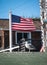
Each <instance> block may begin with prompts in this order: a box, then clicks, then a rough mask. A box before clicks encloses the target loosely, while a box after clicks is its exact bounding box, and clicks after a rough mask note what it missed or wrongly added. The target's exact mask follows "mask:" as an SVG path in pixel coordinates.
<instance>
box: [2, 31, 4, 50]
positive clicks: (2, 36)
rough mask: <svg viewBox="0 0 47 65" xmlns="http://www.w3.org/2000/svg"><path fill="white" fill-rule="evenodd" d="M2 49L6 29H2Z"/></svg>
mask: <svg viewBox="0 0 47 65" xmlns="http://www.w3.org/2000/svg"><path fill="white" fill-rule="evenodd" d="M2 49H4V31H3V30H2Z"/></svg>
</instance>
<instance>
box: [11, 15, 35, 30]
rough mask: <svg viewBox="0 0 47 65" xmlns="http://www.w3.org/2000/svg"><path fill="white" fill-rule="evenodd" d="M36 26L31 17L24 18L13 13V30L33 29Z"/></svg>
mask: <svg viewBox="0 0 47 65" xmlns="http://www.w3.org/2000/svg"><path fill="white" fill-rule="evenodd" d="M35 29H36V27H35V25H34V23H33V20H32V19H31V18H22V17H20V16H16V15H12V30H16V31H17V30H18V31H33V30H35Z"/></svg>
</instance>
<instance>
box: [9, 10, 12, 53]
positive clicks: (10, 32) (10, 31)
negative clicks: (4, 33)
mask: <svg viewBox="0 0 47 65" xmlns="http://www.w3.org/2000/svg"><path fill="white" fill-rule="evenodd" d="M9 47H10V52H12V49H11V48H12V29H11V11H10V12H9Z"/></svg>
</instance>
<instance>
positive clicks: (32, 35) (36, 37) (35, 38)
mask: <svg viewBox="0 0 47 65" xmlns="http://www.w3.org/2000/svg"><path fill="white" fill-rule="evenodd" d="M33 22H34V24H35V27H36V30H34V31H29V32H25V31H17V30H13V31H12V46H16V45H18V44H19V42H20V40H21V39H22V38H25V40H28V39H31V42H32V44H33V45H34V46H35V47H36V48H37V50H40V48H41V45H42V39H41V27H40V26H41V22H40V19H33ZM9 40H10V39H9V19H0V49H6V48H9V45H10V44H9Z"/></svg>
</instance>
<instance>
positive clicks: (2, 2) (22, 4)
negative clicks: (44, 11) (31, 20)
mask: <svg viewBox="0 0 47 65" xmlns="http://www.w3.org/2000/svg"><path fill="white" fill-rule="evenodd" d="M9 11H12V13H13V14H15V15H19V16H25V17H40V6H39V0H0V18H8V17H9Z"/></svg>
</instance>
